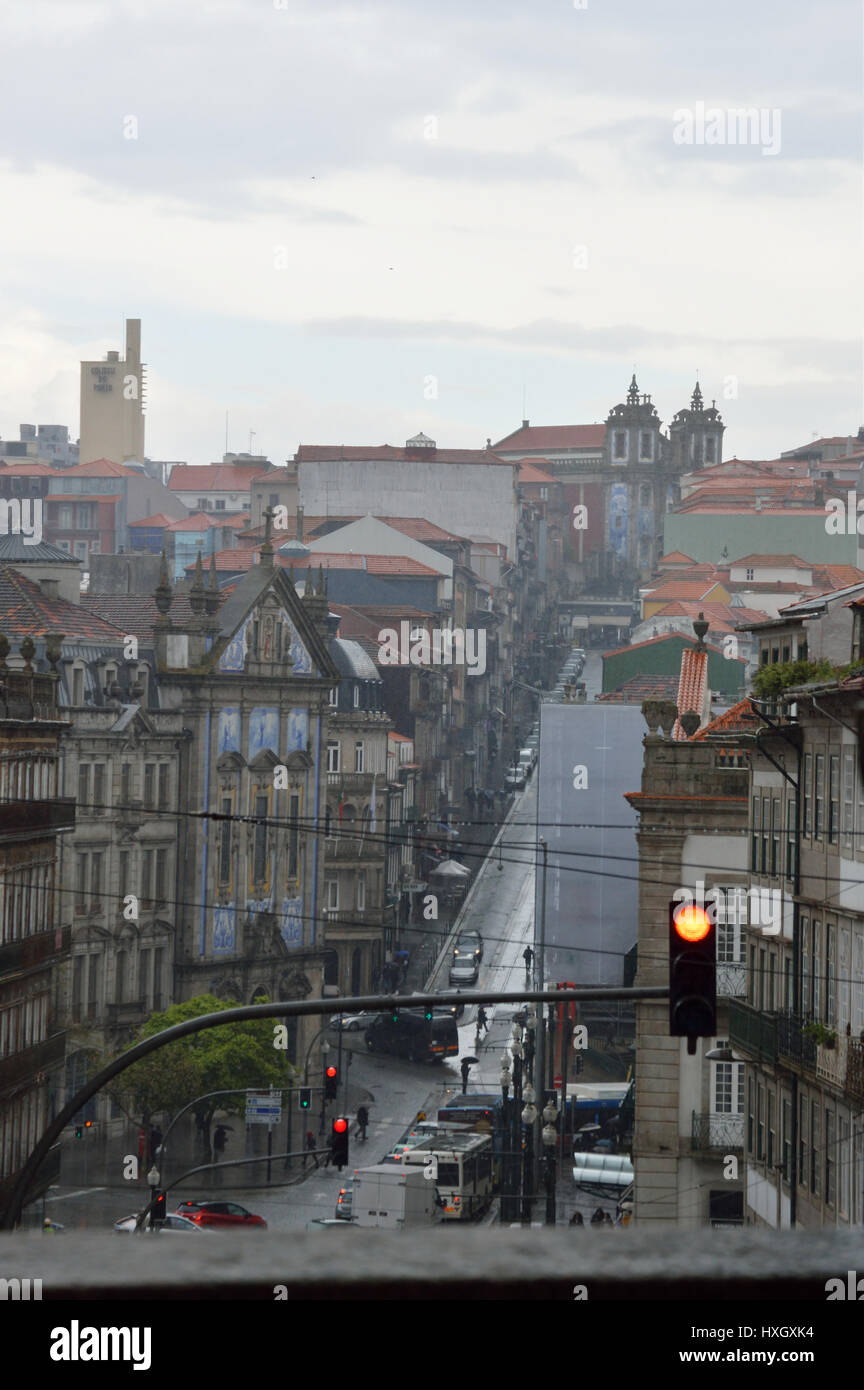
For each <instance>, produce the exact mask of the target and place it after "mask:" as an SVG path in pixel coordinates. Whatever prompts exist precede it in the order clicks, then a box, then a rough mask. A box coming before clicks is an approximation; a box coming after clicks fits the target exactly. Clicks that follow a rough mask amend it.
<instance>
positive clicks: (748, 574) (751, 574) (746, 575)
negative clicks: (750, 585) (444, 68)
mask: <svg viewBox="0 0 864 1390" xmlns="http://www.w3.org/2000/svg"><path fill="white" fill-rule="evenodd" d="M755 577H756V571H755V570H751V569H748V570H745V571H744V578H745V579H749V580H753V579H755Z"/></svg>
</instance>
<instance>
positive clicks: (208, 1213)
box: [174, 1202, 267, 1231]
mask: <svg viewBox="0 0 864 1390" xmlns="http://www.w3.org/2000/svg"><path fill="white" fill-rule="evenodd" d="M174 1214H175V1216H188V1218H189V1220H190V1221H194V1222H195V1225H196V1226H212V1227H215V1228H218V1229H224V1230H226V1231H228V1230H230V1231H239V1230H242V1229H244V1228H249V1227H255V1229H256V1230H259V1231H266V1229H267V1222H266V1221H265V1220H264V1218H263V1217H261V1216H255V1215H254V1213H253V1212H251V1211H247V1210H246V1208H245V1207H241V1206H240V1205H239V1204H238V1203H237V1202H181V1203H180V1205H179V1207H178V1208H177V1210H176V1212H175V1213H174Z"/></svg>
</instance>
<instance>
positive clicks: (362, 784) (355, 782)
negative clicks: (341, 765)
mask: <svg viewBox="0 0 864 1390" xmlns="http://www.w3.org/2000/svg"><path fill="white" fill-rule="evenodd" d="M385 776H386V774H385V773H384V772H377V773H375V772H328V773H327V785H328V787H337V788H338V787H344V789H345V791H346V792H352V791H353V792H356V791H364V792H365V791H371V790H372V779H373V777H377V778H378V779H379V782H380V785H381V786H382V787H383V785H384V781H385Z"/></svg>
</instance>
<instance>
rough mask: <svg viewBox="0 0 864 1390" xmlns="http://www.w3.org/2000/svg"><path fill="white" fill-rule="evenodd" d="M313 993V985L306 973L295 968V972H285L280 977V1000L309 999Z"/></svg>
mask: <svg viewBox="0 0 864 1390" xmlns="http://www.w3.org/2000/svg"><path fill="white" fill-rule="evenodd" d="M311 993H312V985H311V984H310V983H309V980H308V979H307V978H306V975H305V973H304V971H302V970H299V969H297V968H296V967H295V969H293V970H285V971H284V972H283V973H282V974H281V975H280V976H279V998H280V1000H283V1001H285V1000H288V999H308V998H309V995H310V994H311Z"/></svg>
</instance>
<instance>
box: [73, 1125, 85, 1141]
mask: <svg viewBox="0 0 864 1390" xmlns="http://www.w3.org/2000/svg"><path fill="white" fill-rule="evenodd" d="M75 1138H76V1139H83V1138H84V1126H83V1125H76V1126H75Z"/></svg>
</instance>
